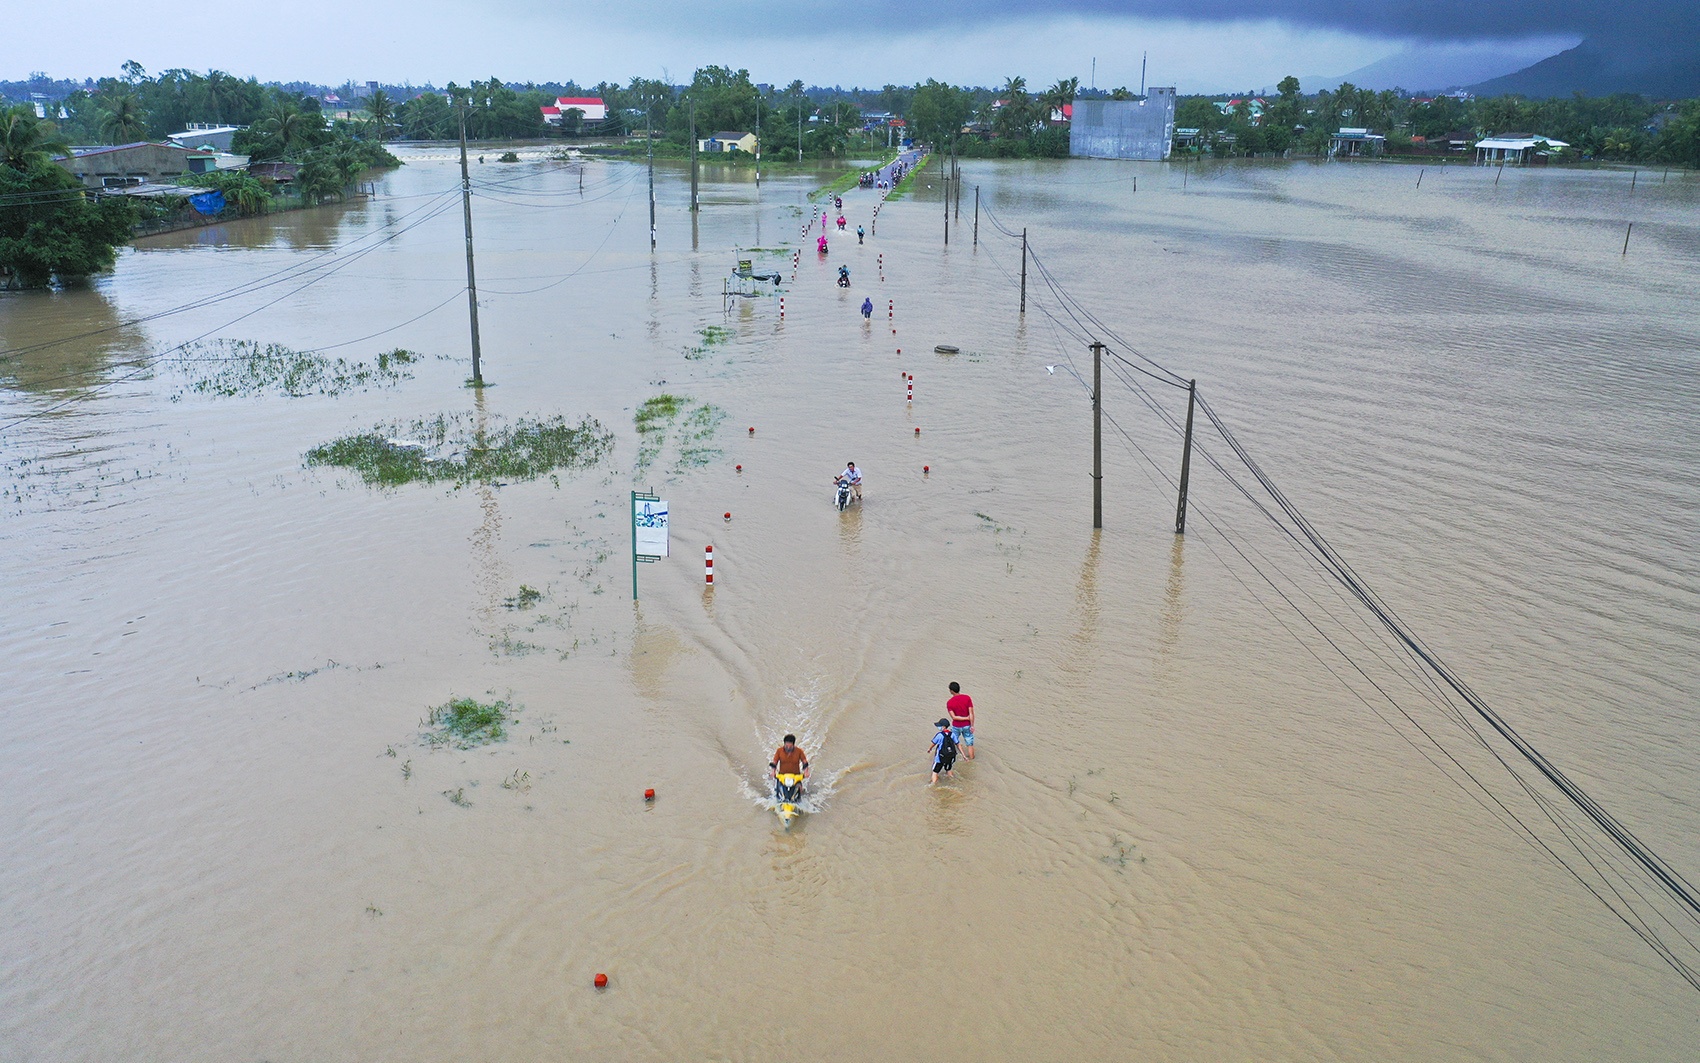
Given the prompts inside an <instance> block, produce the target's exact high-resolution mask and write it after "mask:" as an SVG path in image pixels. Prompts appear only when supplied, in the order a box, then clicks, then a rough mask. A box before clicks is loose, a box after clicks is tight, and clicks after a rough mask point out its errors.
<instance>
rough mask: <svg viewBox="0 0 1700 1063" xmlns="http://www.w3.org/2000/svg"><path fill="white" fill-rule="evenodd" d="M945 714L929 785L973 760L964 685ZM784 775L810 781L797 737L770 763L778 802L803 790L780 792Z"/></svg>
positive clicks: (970, 706) (932, 748)
mask: <svg viewBox="0 0 1700 1063" xmlns="http://www.w3.org/2000/svg"><path fill="white" fill-rule="evenodd" d="M851 468H855V466H854V465H852V466H851ZM944 711H945V714H944V715H943V716H941V717H939V719H938V722H937V723H935V724H933V726H934V727H937V728H938V731H937V732H935V733H934V735H933V738H932V741H931V742H929V743H928V744H927V755H928V756H929V757H931V758H932V781H931V782H929V783H928V784H927V785H928V786H936V785H938V781H939V776H940V775H943V776H945V777H946V778H952V779H953V778H955V777H956V759H957V757H959V756H966V757H967V758H968V759H969V760H973V759H974V699H973V698H971V697H969V696H968V695H967V694H964V693H963V692H962V684H960V683H956V682H952V683H951V684H950V698H949V699H948V700H946V701H945V703H944ZM782 775H793V776H802V777H803V778H804V779H805V780H806V779H808V778H809V755H808V754H807V753H806V752H804V751H803V747H802V746H800V745H798V744H797V736H796V735H794V734H788V735H786V736H785V738H784V739H783V740H782V741H781V743H780V746H779V748H778V749H775V750H774V751H773V756H772V757H770V758H769V759H768V762H767V777H768V778H770V779H772V780H773V782H774V794H775V797H776V799H781V800H795V799H796V798H797V797H798V796H799V794H800V789H798V788H795V787H793V788H787V789H786V790H785V791H784V792H781V789H780V787H781V785H782V784H781V783H780V778H779V777H780V776H782ZM799 786H800V784H799Z"/></svg>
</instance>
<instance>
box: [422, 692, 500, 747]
mask: <svg viewBox="0 0 1700 1063" xmlns="http://www.w3.org/2000/svg"><path fill="white" fill-rule="evenodd" d="M511 719H513V706H512V705H510V704H508V703H507V702H505V701H492V702H490V703H489V704H485V703H483V702H481V701H479V700H477V699H476V698H450V699H449V702H448V704H446V705H438V706H437V707H436V708H434V709H432V710H431V714H430V715H429V716H427V717H426V718H425V727H426V730H425V741H426V742H427V743H428V744H430V745H433V746H453V747H454V748H455V749H472V748H473V747H475V746H483V745H489V744H490V743H491V742H500V741H502V740H503V739H505V738H507V737H508V731H507V727H506V726H505V725H506V724H507V723H508V722H509V721H510V720H511Z"/></svg>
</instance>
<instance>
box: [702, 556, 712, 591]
mask: <svg viewBox="0 0 1700 1063" xmlns="http://www.w3.org/2000/svg"><path fill="white" fill-rule="evenodd" d="M702 567H703V583H704V585H705V586H709V587H712V586H714V547H712V546H705V547H703V548H702Z"/></svg>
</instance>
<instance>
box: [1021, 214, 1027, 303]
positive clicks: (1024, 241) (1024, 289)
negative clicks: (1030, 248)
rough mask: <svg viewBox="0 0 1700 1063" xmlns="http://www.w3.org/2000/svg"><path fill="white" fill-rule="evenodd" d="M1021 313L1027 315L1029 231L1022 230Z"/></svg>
mask: <svg viewBox="0 0 1700 1063" xmlns="http://www.w3.org/2000/svg"><path fill="white" fill-rule="evenodd" d="M1021 312H1022V313H1023V314H1025V313H1027V230H1026V229H1022V230H1021Z"/></svg>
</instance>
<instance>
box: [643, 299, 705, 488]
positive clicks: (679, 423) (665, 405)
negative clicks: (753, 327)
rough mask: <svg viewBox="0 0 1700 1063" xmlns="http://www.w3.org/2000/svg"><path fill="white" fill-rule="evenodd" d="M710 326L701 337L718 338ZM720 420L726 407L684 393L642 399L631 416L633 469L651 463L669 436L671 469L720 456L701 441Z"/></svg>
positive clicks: (698, 465) (659, 453)
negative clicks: (674, 453)
mask: <svg viewBox="0 0 1700 1063" xmlns="http://www.w3.org/2000/svg"><path fill="white" fill-rule="evenodd" d="M712 329H713V326H710V328H708V329H704V330H703V333H702V334H703V337H704V339H705V340H707V341H708V342H710V343H714V342H720V341H721V337H719V336H718V335H717V334H714V335H712V338H711V333H712ZM724 420H726V411H724V410H722V409H721V408H720V407H718V406H715V405H714V404H712V403H707V402H697V401H695V400H694V399H691V398H689V397H688V396H683V395H670V394H667V393H665V392H664V393H662V394H660V395H656V396H654V397H652V398H649V399H646V400H644V403H643V405H642V406H639V407H638V410H637V413H636V414H634V415H633V416H632V421H633V423H634V424H636V426H637V430H638V456H637V471H638V472H640V473H641V472H644V471H645V470H647V469H648V468H649V467H650V466H651V465H653V464H654V463H655V461H656V459H657V458H659V457H660V456H661V451H662V449H663V448H664V447H665V446H666V445H667V443H668V441H669V440H672V441H673V442H675V443H677V445H678V458H677V460H676V461H675V462H674V464H673V471H674V472H684V471H685V470H686V469H694V468H700V467H701V466H704V465H707V464H708V463H709V462H711V461H713V460H714V459H715V458H718V457H720V451H719V450H718V449H716V448H714V447H710V446H705V445H704V444H706V443H707V442H708V441H709V440H711V439H713V438H714V433H715V431H716V430H717V429H718V428H719V427H720V423H721V422H722V421H724ZM675 429H677V432H675V431H674V430H675Z"/></svg>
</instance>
